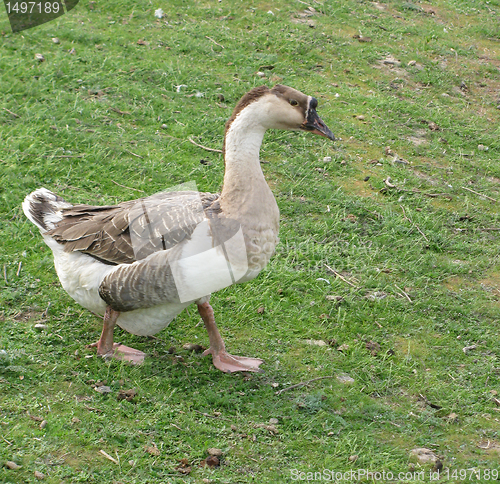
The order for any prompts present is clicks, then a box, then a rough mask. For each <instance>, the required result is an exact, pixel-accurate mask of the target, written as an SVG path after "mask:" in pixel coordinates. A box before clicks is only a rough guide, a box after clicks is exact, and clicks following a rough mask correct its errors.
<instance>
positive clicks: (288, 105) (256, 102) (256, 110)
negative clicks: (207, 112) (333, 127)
mask: <svg viewBox="0 0 500 484" xmlns="http://www.w3.org/2000/svg"><path fill="white" fill-rule="evenodd" d="M317 106H318V101H317V99H315V98H314V97H312V96H307V95H306V94H303V93H302V92H300V91H297V90H296V89H293V88H291V87H288V86H283V85H280V84H277V85H276V86H274V87H273V88H271V89H270V88H268V87H267V86H259V87H256V88H254V89H252V90H251V91H249V92H247V93H246V94H245V95H244V96H243V97H242V98H241V99H240V101H239V103H238V104H237V106H236V108H235V110H234V112H233V115H232V116H231V118H230V119H229V121H228V123H227V125H226V132H227V131H229V129H230V127H231V125H232V124H233V122H234V121H235V120H236V119H237V118H238V117H239V116H240V115H241V114H243V113H245V116H244V117H245V118H246V119H245V121H246V122H245V124H246V126H247V127H250V126H251V125H252V124H255V125H258V126H260V127H262V128H264V129H286V130H291V131H297V130H302V131H309V132H310V133H314V134H317V135H320V136H324V137H325V138H328V139H331V140H335V136H334V135H333V133H332V132H331V131H330V129H329V128H328V127H327V126H326V124H325V123H324V122H323V120H322V119H321V118H320V117H319V116H318V113H317V112H316V108H317Z"/></svg>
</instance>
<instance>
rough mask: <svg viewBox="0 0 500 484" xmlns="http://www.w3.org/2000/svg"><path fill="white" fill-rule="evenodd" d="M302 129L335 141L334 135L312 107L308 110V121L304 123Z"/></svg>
mask: <svg viewBox="0 0 500 484" xmlns="http://www.w3.org/2000/svg"><path fill="white" fill-rule="evenodd" d="M300 128H301V129H303V130H306V131H309V132H311V133H314V134H319V135H320V136H324V137H325V138H328V139H331V140H332V141H335V136H334V135H333V133H332V132H331V131H330V129H329V128H328V126H327V125H326V124H325V123H324V122H323V120H322V119H321V118H320V117H319V116H318V113H317V112H316V110H315V109H312V108H311V107H310V108H309V110H308V113H307V119H306V120H305V121H304V122H303V123H302V125H301V127H300Z"/></svg>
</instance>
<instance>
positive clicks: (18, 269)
mask: <svg viewBox="0 0 500 484" xmlns="http://www.w3.org/2000/svg"><path fill="white" fill-rule="evenodd" d="M22 265H23V261H22V260H20V261H19V265H18V266H17V272H16V277H19V274H21V266H22Z"/></svg>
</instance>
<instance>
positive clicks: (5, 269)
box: [3, 264, 9, 284]
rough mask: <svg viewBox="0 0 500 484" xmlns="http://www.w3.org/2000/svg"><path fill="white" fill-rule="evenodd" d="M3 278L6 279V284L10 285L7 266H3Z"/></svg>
mask: <svg viewBox="0 0 500 484" xmlns="http://www.w3.org/2000/svg"><path fill="white" fill-rule="evenodd" d="M3 278H4V279H5V284H8V283H9V281H8V280H7V266H6V265H5V264H4V265H3Z"/></svg>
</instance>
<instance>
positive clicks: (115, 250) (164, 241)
mask: <svg viewBox="0 0 500 484" xmlns="http://www.w3.org/2000/svg"><path fill="white" fill-rule="evenodd" d="M218 199H219V195H218V194H212V193H198V192H166V193H160V194H157V195H152V196H151V197H147V198H143V199H139V200H131V201H128V202H123V203H120V204H119V205H108V206H103V207H94V206H91V205H74V206H73V207H71V208H68V209H65V210H64V211H63V219H62V220H61V221H60V222H58V223H57V225H56V227H55V228H54V229H52V230H50V231H49V232H47V235H50V236H52V237H53V238H54V239H55V240H56V241H57V242H59V243H61V244H63V245H64V250H65V251H67V252H73V251H80V252H84V253H86V254H89V255H90V256H92V257H94V258H96V259H98V260H100V261H102V262H104V263H106V264H112V265H117V264H131V263H132V262H135V261H136V260H139V259H143V258H144V257H146V256H148V255H149V254H151V253H153V252H156V251H158V250H165V249H169V248H171V247H173V246H175V245H176V244H178V243H180V242H181V241H182V240H184V239H185V238H189V237H190V236H191V234H192V232H193V231H194V229H195V227H196V225H197V224H198V223H199V222H200V221H201V219H202V218H203V217H204V213H205V214H206V215H207V216H208V217H213V216H216V215H217V214H218V213H220V207H219V202H218ZM200 200H201V206H200Z"/></svg>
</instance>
